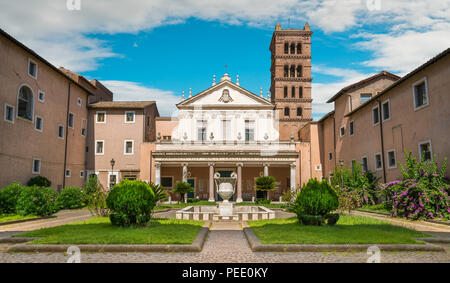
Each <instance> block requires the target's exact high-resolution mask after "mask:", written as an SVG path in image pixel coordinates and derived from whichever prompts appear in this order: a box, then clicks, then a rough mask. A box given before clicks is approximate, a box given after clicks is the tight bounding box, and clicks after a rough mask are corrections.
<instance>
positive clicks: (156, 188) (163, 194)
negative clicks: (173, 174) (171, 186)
mask: <svg viewBox="0 0 450 283" xmlns="http://www.w3.org/2000/svg"><path fill="white" fill-rule="evenodd" d="M148 185H149V186H150V189H151V190H152V191H153V193H154V194H155V201H156V202H159V201H163V200H166V199H168V198H169V194H168V193H167V190H166V189H164V187H162V186H161V185H156V184H153V183H150V184H148Z"/></svg>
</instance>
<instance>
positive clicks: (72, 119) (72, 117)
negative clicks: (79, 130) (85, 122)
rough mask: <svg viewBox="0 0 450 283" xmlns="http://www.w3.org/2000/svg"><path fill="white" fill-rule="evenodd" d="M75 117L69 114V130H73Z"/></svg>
mask: <svg viewBox="0 0 450 283" xmlns="http://www.w3.org/2000/svg"><path fill="white" fill-rule="evenodd" d="M73 121H74V115H73V113H69V128H73Z"/></svg>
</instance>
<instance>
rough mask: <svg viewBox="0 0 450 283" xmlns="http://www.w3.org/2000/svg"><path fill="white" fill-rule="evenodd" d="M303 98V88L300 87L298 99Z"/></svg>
mask: <svg viewBox="0 0 450 283" xmlns="http://www.w3.org/2000/svg"><path fill="white" fill-rule="evenodd" d="M302 97H303V87H301V86H299V87H298V98H302Z"/></svg>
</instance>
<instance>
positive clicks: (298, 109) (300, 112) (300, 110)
mask: <svg viewBox="0 0 450 283" xmlns="http://www.w3.org/2000/svg"><path fill="white" fill-rule="evenodd" d="M297 116H303V109H302V108H301V107H297Z"/></svg>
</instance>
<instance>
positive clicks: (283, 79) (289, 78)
mask: <svg viewBox="0 0 450 283" xmlns="http://www.w3.org/2000/svg"><path fill="white" fill-rule="evenodd" d="M274 80H275V81H280V82H311V81H312V80H313V79H312V78H311V77H309V78H306V77H301V78H296V77H287V78H286V77H281V78H275V79H274Z"/></svg>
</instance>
